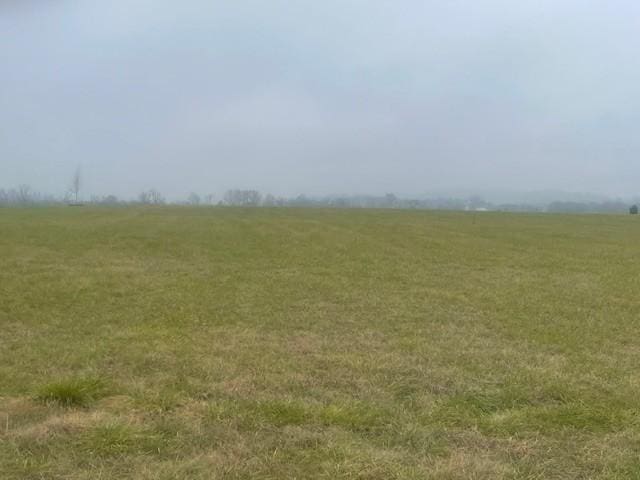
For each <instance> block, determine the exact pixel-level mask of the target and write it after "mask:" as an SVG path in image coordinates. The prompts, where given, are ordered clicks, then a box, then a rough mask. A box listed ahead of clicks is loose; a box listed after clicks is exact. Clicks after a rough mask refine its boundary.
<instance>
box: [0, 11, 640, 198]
mask: <svg viewBox="0 0 640 480" xmlns="http://www.w3.org/2000/svg"><path fill="white" fill-rule="evenodd" d="M638 32H640V3H639V2H637V1H632V0H607V1H604V0H594V1H585V0H565V1H555V0H535V1H534V0H525V1H518V2H514V1H511V0H509V1H508V0H502V1H498V0H482V1H473V2H472V1H464V2H463V1H437V2H436V1H431V0H407V1H400V2H398V1H380V0H326V1H322V2H318V1H308V0H296V1H281V0H270V1H268V2H267V1H257V0H254V1H248V0H238V1H224V2H223V1H211V0H191V1H188V2H177V1H168V0H153V1H151V0H126V1H125V0H112V1H109V2H95V1H88V0H51V1H36V0H31V1H17V0H13V1H6V0H5V1H1V2H0V38H1V40H0V74H1V78H2V80H1V83H0V187H13V186H16V185H19V184H25V183H26V184H30V185H31V186H32V187H33V188H34V189H37V190H39V191H45V192H49V193H52V194H61V193H63V192H64V191H65V190H66V189H67V187H68V185H69V182H70V179H71V176H72V175H73V172H74V170H75V169H76V167H77V166H78V165H81V168H82V172H83V179H84V191H85V192H87V193H89V192H90V193H92V194H96V195H107V194H115V195H118V196H119V197H134V196H135V195H137V194H138V193H139V192H140V191H142V190H143V189H149V188H157V189H158V190H160V191H162V192H163V194H165V195H166V196H167V197H168V198H172V197H181V196H185V195H186V194H188V192H190V191H197V192H202V193H207V192H224V191H225V190H226V189H229V188H250V189H257V190H260V191H264V192H271V193H273V194H275V195H297V194H300V193H305V194H309V195H328V194H334V193H339V194H365V193H367V194H384V193H385V192H394V193H396V194H398V195H422V194H428V193H429V192H433V191H438V192H447V191H465V192H474V191H476V192H486V191H501V192H504V191H509V192H526V191H539V190H555V191H558V190H562V191H573V192H593V193H595V194H600V195H607V196H633V195H635V194H637V192H638V179H639V178H640V161H639V159H640V136H638V135H637V126H638V125H640V64H639V63H638V62H637V60H636V56H637V52H638V47H639V46H640V34H639V33H638Z"/></svg>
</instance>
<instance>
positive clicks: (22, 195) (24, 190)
mask: <svg viewBox="0 0 640 480" xmlns="http://www.w3.org/2000/svg"><path fill="white" fill-rule="evenodd" d="M16 193H17V195H16V196H17V201H18V203H30V202H31V200H32V198H33V195H32V193H31V187H30V186H29V185H20V186H19V187H18V191H17V192H16Z"/></svg>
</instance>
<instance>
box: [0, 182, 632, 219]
mask: <svg viewBox="0 0 640 480" xmlns="http://www.w3.org/2000/svg"><path fill="white" fill-rule="evenodd" d="M80 186H81V184H80V180H79V176H75V177H74V181H73V184H72V188H70V189H69V190H68V191H67V192H66V193H65V195H64V196H62V197H56V196H53V195H48V194H44V193H40V192H37V191H35V190H34V189H32V188H31V187H30V186H29V185H20V186H18V187H16V188H10V189H3V188H0V206H20V205H80V204H85V203H86V204H91V205H112V206H115V205H122V206H125V205H166V204H172V205H192V206H205V205H209V206H221V207H222V206H229V207H328V208H396V209H428V210H470V211H508V212H550V213H625V212H630V213H634V211H636V210H635V209H634V208H630V206H629V204H628V203H625V202H622V201H603V202H550V203H549V204H547V205H543V206H540V205H530V204H495V203H491V202H488V201H486V200H484V199H483V198H482V197H479V196H471V197H468V198H422V199H415V198H414V199H412V198H400V197H398V196H396V195H394V194H393V193H388V194H385V195H345V196H339V195H333V196H324V197H312V196H307V195H298V196H295V197H282V196H275V195H272V194H266V195H263V194H262V193H260V192H259V191H257V190H250V189H232V190H228V191H226V192H225V193H224V194H223V195H222V196H220V197H218V196H217V195H215V194H207V195H199V194H197V193H195V192H192V193H190V194H189V195H188V196H186V198H184V199H182V200H172V201H168V200H167V198H166V197H165V196H164V195H163V194H162V193H161V192H160V191H159V190H157V189H154V188H152V189H149V190H144V191H142V192H140V194H139V195H138V196H137V197H136V198H134V199H120V198H118V197H117V196H115V195H104V196H96V195H92V196H90V197H89V198H88V199H87V200H84V201H83V202H82V203H80V201H81V199H80Z"/></svg>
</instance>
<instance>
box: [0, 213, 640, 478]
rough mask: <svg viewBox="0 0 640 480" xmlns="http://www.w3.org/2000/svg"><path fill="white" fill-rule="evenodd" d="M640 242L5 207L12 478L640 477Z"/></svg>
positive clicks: (539, 226) (392, 223) (471, 225)
mask: <svg viewBox="0 0 640 480" xmlns="http://www.w3.org/2000/svg"><path fill="white" fill-rule="evenodd" d="M638 239H640V222H638V219H636V218H634V217H631V216H586V215H585V216H562V215H514V214H498V213H479V214H472V213H440V212H425V211H373V210H371V211H367V210H352V211H349V210H320V209H232V208H178V207H167V208H122V209H100V208H82V209H65V208H54V209H0V327H1V329H0V478H2V479H3V480H12V479H54V478H60V479H62V478H64V479H72V480H79V479H98V478H99V479H123V478H135V479H167V480H169V479H182V478H185V479H215V478H225V479H254V478H265V479H266V478H268V479H285V478H286V479H294V478H297V479H312V478H326V479H330V478H331V479H334V478H345V479H346V478H348V479H392V478H397V479H400V478H402V479H405V478H407V479H409V478H413V479H483V478H486V479H501V478H505V479H510V478H513V479H515V478H531V479H534V478H545V479H546V478H575V479H577V478H584V479H587V478H593V479H623V478H640V417H639V407H640V341H639V340H638V339H639V332H640V328H639V327H640V296H639V295H640V275H639V273H640V244H639V242H638Z"/></svg>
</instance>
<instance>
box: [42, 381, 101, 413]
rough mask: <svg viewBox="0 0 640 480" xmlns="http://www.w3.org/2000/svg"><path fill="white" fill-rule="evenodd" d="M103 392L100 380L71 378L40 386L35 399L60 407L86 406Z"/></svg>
mask: <svg viewBox="0 0 640 480" xmlns="http://www.w3.org/2000/svg"><path fill="white" fill-rule="evenodd" d="M104 393H105V384H104V382H103V381H102V380H99V379H92V378H72V379H66V380H60V381H57V382H53V383H49V384H47V385H44V386H43V387H41V388H40V390H39V391H38V393H37V395H36V399H37V400H39V401H41V402H44V403H54V404H57V405H60V406H62V407H86V406H88V405H89V404H90V403H91V402H93V401H95V400H97V399H98V398H100V397H101V396H103V395H104Z"/></svg>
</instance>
